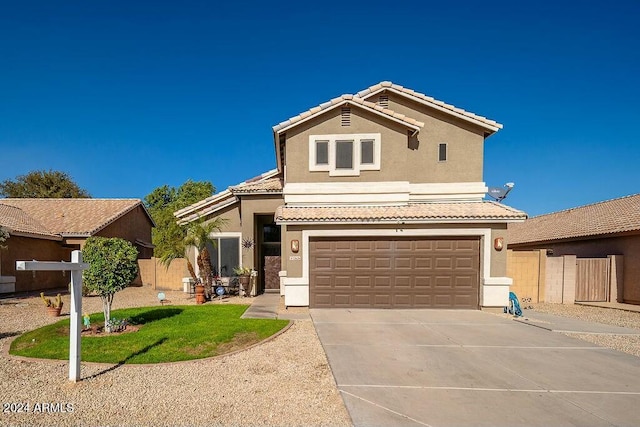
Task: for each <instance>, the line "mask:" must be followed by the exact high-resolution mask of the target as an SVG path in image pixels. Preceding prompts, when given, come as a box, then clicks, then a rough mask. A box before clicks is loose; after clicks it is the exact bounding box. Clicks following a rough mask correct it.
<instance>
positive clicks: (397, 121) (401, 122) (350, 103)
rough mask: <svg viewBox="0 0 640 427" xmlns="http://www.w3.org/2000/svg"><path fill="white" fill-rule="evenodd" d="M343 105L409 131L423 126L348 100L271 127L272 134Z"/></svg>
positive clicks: (279, 132) (277, 133)
mask: <svg viewBox="0 0 640 427" xmlns="http://www.w3.org/2000/svg"><path fill="white" fill-rule="evenodd" d="M345 104H349V105H353V106H354V107H358V108H362V109H363V110H366V111H369V112H371V113H374V114H376V115H378V116H380V117H383V118H385V119H388V120H391V121H394V122H396V123H400V124H402V125H403V126H406V127H408V128H409V129H413V130H414V131H420V129H421V128H422V127H423V126H424V123H421V124H422V126H416V125H414V124H411V123H408V122H406V121H404V120H401V119H398V118H397V117H393V116H390V115H388V114H385V113H383V112H381V111H378V110H376V109H375V108H371V107H368V106H367V105H365V104H361V103H359V102H354V101H352V100H350V99H344V100H342V101H341V102H336V103H335V104H332V105H331V106H328V107H327V108H323V109H321V110H319V111H316V112H315V113H312V114H309V115H308V116H306V117H304V118H301V119H300V120H296V121H295V122H292V123H290V124H288V125H286V126H284V127H282V128H278V127H279V126H280V125H276V126H274V127H273V132H274V134H275V135H280V134H281V133H283V132H286V131H287V130H289V129H292V128H294V127H296V126H298V125H301V124H303V123H305V122H307V121H309V120H311V119H313V118H315V117H318V116H320V115H322V114H324V113H326V112H328V111H331V110H333V109H335V108H338V107H341V106H343V105H345ZM289 120H291V119H289ZM287 121H288V120H286V121H285V122H283V123H286V122H287ZM274 140H275V137H274ZM276 143H277V141H276Z"/></svg>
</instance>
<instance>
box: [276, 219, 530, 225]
mask: <svg viewBox="0 0 640 427" xmlns="http://www.w3.org/2000/svg"><path fill="white" fill-rule="evenodd" d="M505 222H524V219H514V218H508V219H507V218H447V219H438V218H434V219H384V220H372V219H368V220H357V219H344V220H337V219H330V220H298V219H292V220H283V219H279V218H276V224H287V225H317V224H324V225H339V224H460V223H464V224H470V223H473V224H487V223H492V224H493V223H499V224H504V223H505Z"/></svg>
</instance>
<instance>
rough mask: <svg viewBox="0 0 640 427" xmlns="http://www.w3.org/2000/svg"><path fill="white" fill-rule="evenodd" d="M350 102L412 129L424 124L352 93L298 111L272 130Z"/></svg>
mask: <svg viewBox="0 0 640 427" xmlns="http://www.w3.org/2000/svg"><path fill="white" fill-rule="evenodd" d="M344 104H351V105H355V106H360V107H362V108H364V109H365V110H369V111H371V112H374V113H376V114H380V115H383V116H387V117H388V118H390V119H394V120H396V121H400V122H402V123H404V124H406V125H407V126H409V127H410V128H412V129H419V128H421V127H423V126H424V123H423V122H420V121H418V120H415V119H412V118H411V117H407V116H405V115H404V114H400V113H396V112H394V111H392V110H390V109H388V108H383V107H381V106H380V105H378V104H375V103H373V102H369V101H365V100H364V99H361V98H358V97H356V96H353V95H342V96H339V97H337V98H333V99H332V100H330V101H327V102H324V103H322V104H320V105H318V106H317V107H313V108H312V109H310V110H307V111H305V112H304V113H300V114H298V115H297V116H293V117H291V118H290V119H288V120H285V121H284V122H281V123H279V124H277V125H275V126H274V127H273V131H274V132H280V131H281V130H283V129H285V128H288V127H289V126H291V125H294V124H296V123H298V122H300V123H301V122H304V121H305V120H308V119H310V118H312V117H315V116H316V115H318V114H319V113H322V112H325V111H328V110H331V109H333V108H336V107H338V106H340V105H344Z"/></svg>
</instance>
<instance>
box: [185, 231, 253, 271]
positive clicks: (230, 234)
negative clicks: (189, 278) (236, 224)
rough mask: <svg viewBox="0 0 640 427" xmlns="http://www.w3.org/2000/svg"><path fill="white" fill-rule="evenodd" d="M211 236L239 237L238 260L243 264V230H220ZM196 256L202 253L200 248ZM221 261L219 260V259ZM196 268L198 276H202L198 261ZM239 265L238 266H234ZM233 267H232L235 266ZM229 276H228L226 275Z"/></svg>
mask: <svg viewBox="0 0 640 427" xmlns="http://www.w3.org/2000/svg"><path fill="white" fill-rule="evenodd" d="M209 237H211V238H213V239H228V238H234V237H235V238H237V239H238V261H239V262H240V263H241V264H242V233H241V232H236V231H223V232H219V233H211V234H209ZM194 249H195V251H194V253H195V256H196V259H197V258H198V255H199V254H200V251H199V250H198V248H195V247H194ZM218 256H220V253H219V252H218ZM218 261H219V260H218ZM193 267H194V269H195V272H196V276H198V277H200V267H198V263H197V262H196V263H194V266H193ZM234 267H237V266H234ZM234 267H232V268H234ZM225 277H227V276H225Z"/></svg>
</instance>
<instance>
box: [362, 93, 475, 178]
mask: <svg viewBox="0 0 640 427" xmlns="http://www.w3.org/2000/svg"><path fill="white" fill-rule="evenodd" d="M388 95H389V109H391V110H393V111H395V112H396V113H400V114H405V115H406V116H408V117H411V118H413V119H416V120H418V121H421V122H423V123H424V127H423V128H422V130H421V131H420V133H419V134H418V140H419V142H420V147H419V149H418V151H422V150H423V149H424V151H423V154H422V155H421V156H417V157H416V156H414V157H411V158H410V159H409V160H410V164H409V168H410V169H411V170H414V169H416V168H420V167H425V165H427V166H428V168H430V169H432V170H431V171H430V173H429V174H430V179H431V180H432V181H428V182H480V181H482V180H483V179H482V172H483V156H484V131H483V129H481V128H480V127H478V126H475V125H473V124H470V123H468V122H465V121H463V120H460V119H457V118H455V117H452V116H450V115H448V114H445V113H442V112H440V111H438V110H434V109H432V108H429V107H427V106H425V105H422V104H420V103H418V102H415V101H412V100H410V99H407V98H404V97H401V96H398V95H395V94H392V93H390V94H388ZM369 101H371V102H377V101H378V96H377V95H376V96H374V97H372V98H371V99H369ZM440 143H446V144H447V150H448V159H447V161H446V162H438V161H437V160H438V144H440Z"/></svg>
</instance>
